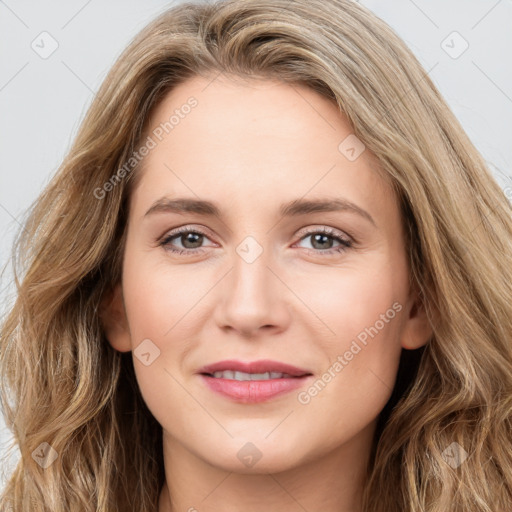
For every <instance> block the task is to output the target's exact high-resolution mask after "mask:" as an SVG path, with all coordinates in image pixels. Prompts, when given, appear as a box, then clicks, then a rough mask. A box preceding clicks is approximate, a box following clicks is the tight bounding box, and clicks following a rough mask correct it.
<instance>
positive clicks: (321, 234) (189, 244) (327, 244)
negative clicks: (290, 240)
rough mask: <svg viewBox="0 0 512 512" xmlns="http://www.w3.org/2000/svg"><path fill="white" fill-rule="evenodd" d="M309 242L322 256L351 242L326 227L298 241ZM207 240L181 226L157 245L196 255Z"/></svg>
mask: <svg viewBox="0 0 512 512" xmlns="http://www.w3.org/2000/svg"><path fill="white" fill-rule="evenodd" d="M308 238H309V239H310V240H311V243H312V246H313V249H309V248H307V247H306V248H305V249H306V250H308V251H309V252H312V253H314V254H315V255H318V254H321V255H322V256H324V255H326V256H328V255H332V254H335V253H341V252H343V251H346V250H347V249H349V248H350V247H352V244H353V241H352V240H351V239H350V238H349V237H348V236H343V235H341V234H340V235H338V234H337V232H336V231H335V230H334V229H332V228H330V227H327V226H324V227H321V228H316V229H314V230H313V229H311V230H310V231H308V232H306V234H305V235H304V236H303V237H302V238H301V239H300V241H303V240H307V239H308ZM175 240H176V241H177V242H179V244H181V247H180V246H178V247H177V248H176V247H175V244H176V241H175ZM204 240H209V238H208V237H207V235H206V233H204V232H203V231H201V230H198V229H191V228H190V227H189V226H183V227H181V228H177V229H175V230H174V231H171V232H170V233H168V234H167V235H165V236H164V237H163V238H162V239H161V241H160V242H159V245H161V246H162V247H163V248H164V249H165V250H166V251H169V252H172V253H175V254H197V253H200V252H202V251H203V250H204V246H203V242H204ZM333 241H334V243H336V242H337V243H338V244H339V245H338V246H335V247H333V246H332V244H333Z"/></svg>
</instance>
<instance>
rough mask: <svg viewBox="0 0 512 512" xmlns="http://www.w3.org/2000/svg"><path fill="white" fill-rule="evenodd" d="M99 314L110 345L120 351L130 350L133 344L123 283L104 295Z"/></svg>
mask: <svg viewBox="0 0 512 512" xmlns="http://www.w3.org/2000/svg"><path fill="white" fill-rule="evenodd" d="M99 314H100V320H101V323H102V326H103V329H104V331H105V336H106V337H107V340H108V342H109V343H110V345H112V347H113V348H115V349H116V350H118V351H119V352H129V351H130V350H131V349H132V344H131V336H130V330H129V328H128V320H127V318H126V310H125V307H124V302H123V288H122V285H121V283H119V284H117V285H116V286H115V287H114V288H113V289H112V290H111V291H110V292H108V293H106V294H105V295H104V297H103V299H102V300H101V303H100V313H99Z"/></svg>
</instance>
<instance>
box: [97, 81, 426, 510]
mask: <svg viewBox="0 0 512 512" xmlns="http://www.w3.org/2000/svg"><path fill="white" fill-rule="evenodd" d="M190 96H194V97H195V98H196V99H197V101H198V105H197V106H196V107H195V108H194V109H193V110H191V112H190V114H188V115H187V116H184V118H183V119H180V122H179V124H178V125H176V126H175V127H174V129H173V130H172V131H170V132H169V134H168V135H167V136H166V137H165V138H163V140H162V141H161V142H160V143H159V144H158V145H157V146H156V147H155V148H154V149H152V150H151V151H150V153H149V154H148V155H147V156H146V157H145V160H144V167H143V169H142V171H141V172H142V175H141V180H140V182H139V184H138V186H137V187H136V189H135V190H134V192H133V194H132V196H131V198H130V210H129V219H128V232H127V239H126V246H125V252H124V261H123V275H122V282H121V283H119V285H118V286H117V287H116V288H115V290H114V292H113V294H112V295H111V296H109V297H108V301H106V302H105V305H104V311H105V313H106V314H105V315H104V318H105V320H104V326H105V332H106V335H107V338H108V340H109V342H110V344H111V345H112V346H113V347H114V348H115V349H116V350H119V351H123V352H125V351H130V350H134V349H136V348H137V347H138V346H139V344H140V343H141V342H142V340H145V339H150V340H151V342H152V343H153V344H154V345H155V346H156V347H158V349H159V350H160V354H159V356H158V357H156V359H154V361H153V362H152V363H151V364H150V365H148V366H146V365H144V364H143V363H142V362H141V361H140V360H139V358H138V357H135V356H134V358H133V361H134V366H135V371H136V375H137V380H138V384H139V386H140V390H141V393H142V395H143V397H144V400H145V401H146V403H147V405H148V407H149V409H150V410H151V412H152V414H153V415H154V416H155V418H156V419H157V420H158V422H159V423H160V424H161V425H162V428H163V435H164V446H163V449H164V459H165V473H166V483H165V485H164V487H163V488H162V492H161V496H160V504H159V511H160V512H178V511H190V512H192V511H194V510H197V511H199V512H213V511H222V512H231V511H232V512H234V511H239V510H244V511H246V512H256V511H262V510H265V511H270V512H273V511H275V512H277V511H282V510H287V511H290V512H295V511H297V512H298V511H301V512H303V511H304V510H308V511H319V510H322V511H324V512H329V511H332V512H334V511H336V512H340V511H354V512H356V511H360V510H361V501H360V500H361V489H362V485H363V483H364V471H365V468H366V464H367V461H368V457H369V453H370V445H371V441H372V437H373V434H374V431H375V425H376V421H377V418H378V415H379V413H380V411H381V410H382V409H383V407H384V405H385V404H386V402H387V401H388V399H389V397H390V395H391V391H392V388H393V385H394V382H395V379H396V373H397V369H398V363H399V357H400V352H401V349H402V348H407V349H414V348H418V347H420V346H422V345H424V344H425V343H426V342H427V341H428V339H429V337H430V336H431V334H432V331H431V329H430V327H429V323H428V321H427V319H426V315H425V311H424V308H423V306H422V304H421V302H420V301H419V300H418V294H417V291H416V290H414V289H412V288H410V286H409V279H408V272H409V270H408V264H407V259H406V248H405V243H404V233H403V231H402V224H401V217H400V212H399V208H398V203H397V200H396V197H395V195H394V194H393V191H392V189H391V187H390V185H389V183H387V182H386V181H385V180H384V179H383V178H382V177H381V176H380V175H379V174H378V172H377V167H378V162H377V161H376V158H375V157H374V156H373V155H372V154H371V153H370V152H369V151H368V150H366V151H364V152H363V153H362V154H361V155H360V156H359V157H358V158H357V159H356V160H355V161H349V160H348V159H347V158H346V157H345V155H344V154H342V153H341V152H340V151H339V150H338V146H339V144H340V142H341V141H342V140H344V139H345V138H346V137H347V136H348V135H350V134H351V133H352V132H353V130H352V129H351V127H350V125H349V124H348V122H347V120H346V119H345V118H344V117H343V116H342V115H341V114H340V112H339V111H338V109H337V108H336V106H335V105H334V104H333V103H331V102H329V101H328V100H327V99H325V98H323V97H322V96H320V95H318V94H317V93H316V92H314V91H312V90H310V89H308V88H305V87H303V86H291V85H286V84H282V83H279V82H276V81H269V80H259V81H256V80H251V81H245V82H242V81H240V80H239V79H234V78H232V77H229V78H228V77H226V76H224V75H223V76H220V77H218V78H216V79H215V80H213V81H212V79H207V78H204V77H194V78H192V79H190V80H189V81H187V82H186V83H184V84H181V85H180V86H178V87H176V88H175V89H174V90H173V91H171V92H170V93H169V94H168V95H167V96H166V97H165V98H164V100H163V101H162V102H161V103H160V104H159V105H158V107H157V108H156V110H155V111H154V112H153V114H152V116H151V118H150V123H149V129H148V131H147V134H151V130H153V129H154V128H155V127H157V126H158V125H159V124H160V123H161V122H165V121H166V120H168V119H169V116H170V115H172V113H173V112H174V110H175V109H176V108H180V106H182V105H183V104H185V103H186V101H187V99H188V98H189V97H190ZM147 134H146V135H147ZM162 196H168V197H170V198H173V197H174V198H175V197H178V196H179V197H189V198H194V199H199V198H200V199H207V200H210V201H215V202H216V203H218V205H219V208H220V209H221V216H220V217H216V216H210V217H208V216H203V215H200V214H198V213H175V212H158V213H154V214H150V215H147V216H145V213H146V211H147V210H148V209H149V208H150V207H151V205H152V204H153V203H154V201H156V200H157V199H159V198H161V197H162ZM325 197H328V198H344V199H347V200H349V201H351V202H352V203H355V204H356V205H357V206H359V207H360V208H362V209H364V210H365V211H366V212H367V213H368V214H370V215H371V217H372V218H373V220H374V222H375V225H374V224H372V222H370V221H369V220H367V219H366V218H364V217H363V216H362V215H359V214H357V213H354V212H352V211H348V210H345V211H337V212H317V213H307V214H304V215H301V216H298V217H290V218H283V217H282V216H280V215H279V207H280V205H281V204H282V203H284V202H288V201H291V200H293V199H300V198H304V199H316V198H325ZM180 226H189V227H190V229H191V230H194V229H200V230H202V231H204V232H205V234H206V236H205V237H204V238H203V239H202V240H203V242H202V245H201V242H200V241H199V243H196V244H194V243H193V240H194V239H192V243H191V242H190V238H189V239H187V238H186V236H182V237H180V236H177V237H175V238H174V239H173V241H172V242H168V244H169V245H171V246H172V247H173V248H176V249H182V250H185V251H187V250H188V251H193V248H194V247H202V248H203V249H202V252H200V253H198V254H194V253H193V252H189V253H187V254H182V255H177V254H173V253H171V252H169V250H166V248H165V247H163V246H161V245H159V240H160V239H161V238H162V237H163V236H164V235H166V234H169V233H170V232H171V231H172V230H174V229H175V228H178V227H180ZM324 226H327V227H331V228H333V229H334V230H335V233H334V235H333V236H334V237H336V236H341V237H342V238H345V239H346V238H347V237H352V239H353V240H354V243H353V246H352V247H350V248H347V249H346V250H344V251H343V252H332V250H333V249H334V250H335V249H336V248H338V247H340V242H338V241H337V239H336V238H327V239H326V241H324V242H323V244H324V245H320V244H318V243H315V237H314V236H313V235H314V233H315V229H316V228H322V227H324ZM308 230H311V232H310V233H309V234H308V233H307V231H308ZM249 235H250V236H252V237H253V238H254V239H255V240H256V241H257V242H258V244H260V246H261V248H262V249H263V252H262V254H261V255H260V256H259V257H258V258H256V259H255V261H253V262H252V263H248V262H247V261H245V260H244V259H243V258H242V257H241V256H239V254H238V253H237V251H236V249H237V247H238V246H239V244H240V243H241V242H242V241H243V240H244V239H245V237H247V236H249ZM189 237H190V235H189ZM329 250H331V254H330V255H326V254H325V252H326V251H329ZM394 303H398V304H399V305H400V306H401V309H400V311H399V312H397V313H396V315H395V316H394V318H393V319H392V320H389V321H388V322H385V323H384V327H383V328H381V329H380V330H379V331H378V334H376V335H374V337H373V338H370V337H369V338H368V342H367V345H366V346H364V345H362V344H359V345H361V347H362V350H360V351H359V352H358V353H357V355H355V356H354V357H353V358H352V359H351V360H350V361H348V362H347V364H346V366H344V367H343V369H342V370H341V371H338V372H335V377H334V378H332V379H331V381H330V382H329V383H328V384H327V385H326V386H325V387H324V388H323V389H322V390H321V391H320V392H319V393H318V394H317V395H316V396H314V397H311V400H310V401H309V403H307V404H303V403H300V402H299V401H298V391H304V390H305V389H307V387H309V385H311V381H310V382H309V384H308V385H307V386H306V385H305V387H304V388H301V389H300V390H298V391H292V392H290V393H287V394H284V395H281V396H279V397H276V398H274V399H272V400H270V401H268V402H264V403H259V404H243V403H236V402H234V401H232V400H230V399H227V398H224V397H222V396H220V395H218V394H216V393H214V392H213V391H211V390H210V389H209V388H208V387H206V386H205V385H204V383H203V380H202V378H201V377H200V376H199V375H198V374H197V373H196V372H197V371H198V369H199V368H200V367H201V366H203V365H206V364H211V363H213V362H216V361H219V360H224V359H239V360H243V361H253V360H257V359H273V360H277V361H282V362H286V363H289V364H292V365H295V366H298V367H300V368H304V369H307V370H308V371H310V372H311V373H312V374H313V380H316V379H318V378H320V377H321V376H322V375H323V374H324V373H325V372H326V371H327V370H328V368H331V369H332V365H333V362H334V361H336V360H337V358H338V356H340V355H341V356H343V354H344V353H345V352H346V351H347V350H349V348H350V346H351V343H352V342H353V340H355V339H356V337H357V336H358V335H359V334H360V333H361V332H363V331H364V330H365V328H369V327H370V326H374V325H376V321H377V320H379V319H380V318H382V317H381V315H382V314H385V313H386V311H388V310H389V309H390V308H392V305H393V304H394ZM247 442H251V443H253V444H254V445H255V446H256V447H257V449H258V450H259V452H260V453H261V459H260V460H259V461H258V462H257V463H256V464H254V465H253V466H251V467H248V466H246V465H244V464H243V463H242V462H241V460H240V459H239V458H238V457H237V453H238V452H239V450H240V449H241V448H242V447H243V446H244V445H246V443H247ZM170 496H172V497H173V501H172V504H171V500H170Z"/></svg>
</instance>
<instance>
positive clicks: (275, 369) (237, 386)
mask: <svg viewBox="0 0 512 512" xmlns="http://www.w3.org/2000/svg"><path fill="white" fill-rule="evenodd" d="M198 373H199V374H200V376H201V378H202V380H203V382H204V383H205V384H206V386H207V387H208V388H209V389H210V390H211V391H214V392H216V393H217V394H220V395H221V396H223V397H224V398H229V399H230V400H232V401H235V402H239V403H246V404H248V403H258V402H264V401H268V400H271V399H273V398H276V397H278V396H280V395H283V394H285V393H288V392H290V391H292V390H294V389H297V388H299V387H302V386H303V385H304V384H305V382H306V381H308V380H309V377H311V376H312V373H311V372H309V371H308V370H305V369H302V368H298V367H296V366H292V365H289V364H286V363H281V362H278V361H270V360H260V361H252V362H243V361H235V360H227V361H219V362H218V363H214V364H211V365H207V366H204V367H203V368H201V369H200V370H199V371H198Z"/></svg>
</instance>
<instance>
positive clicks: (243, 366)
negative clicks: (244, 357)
mask: <svg viewBox="0 0 512 512" xmlns="http://www.w3.org/2000/svg"><path fill="white" fill-rule="evenodd" d="M224 371H232V372H243V373H256V374H262V373H271V372H274V373H284V374H286V375H289V376H290V377H303V376H305V375H311V372H309V371H308V370H304V369H302V368H297V367H296V366H292V365H289V364H286V363H281V362H279V361H271V360H269V359H262V360H260V361H252V362H243V361H236V360H234V359H231V360H226V361H219V362H218V363H214V364H210V365H207V366H204V367H203V368H201V369H200V370H199V372H198V373H202V374H206V375H213V374H214V373H215V372H224Z"/></svg>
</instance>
